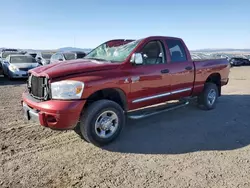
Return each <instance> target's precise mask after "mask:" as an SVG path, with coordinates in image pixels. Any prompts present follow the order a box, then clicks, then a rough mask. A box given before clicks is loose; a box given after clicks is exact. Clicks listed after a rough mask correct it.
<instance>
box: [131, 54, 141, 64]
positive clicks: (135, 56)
mask: <svg viewBox="0 0 250 188" xmlns="http://www.w3.org/2000/svg"><path fill="white" fill-rule="evenodd" d="M130 62H131V63H134V64H136V65H142V64H143V58H142V54H141V53H134V54H133V55H132V56H131V59H130Z"/></svg>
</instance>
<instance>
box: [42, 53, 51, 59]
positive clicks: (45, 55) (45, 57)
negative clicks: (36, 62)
mask: <svg viewBox="0 0 250 188" xmlns="http://www.w3.org/2000/svg"><path fill="white" fill-rule="evenodd" d="M51 56H52V54H50V53H42V57H43V58H44V59H50V58H51Z"/></svg>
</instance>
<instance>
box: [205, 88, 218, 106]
mask: <svg viewBox="0 0 250 188" xmlns="http://www.w3.org/2000/svg"><path fill="white" fill-rule="evenodd" d="M215 99H216V91H215V89H211V90H210V91H209V93H208V96H207V101H208V104H209V105H213V104H214V101H215Z"/></svg>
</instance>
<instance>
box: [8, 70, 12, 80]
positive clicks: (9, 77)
mask: <svg viewBox="0 0 250 188" xmlns="http://www.w3.org/2000/svg"><path fill="white" fill-rule="evenodd" d="M7 76H8V79H9V80H10V81H12V80H13V78H12V77H11V75H10V73H9V71H8V75H7Z"/></svg>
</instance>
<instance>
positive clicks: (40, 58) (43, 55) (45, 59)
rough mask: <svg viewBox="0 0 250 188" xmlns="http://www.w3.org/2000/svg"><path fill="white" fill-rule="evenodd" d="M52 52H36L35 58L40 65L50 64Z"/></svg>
mask: <svg viewBox="0 0 250 188" xmlns="http://www.w3.org/2000/svg"><path fill="white" fill-rule="evenodd" d="M53 54H54V52H38V53H37V55H36V60H37V62H38V63H39V64H41V65H48V64H50V58H51V56H52V55H53Z"/></svg>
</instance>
